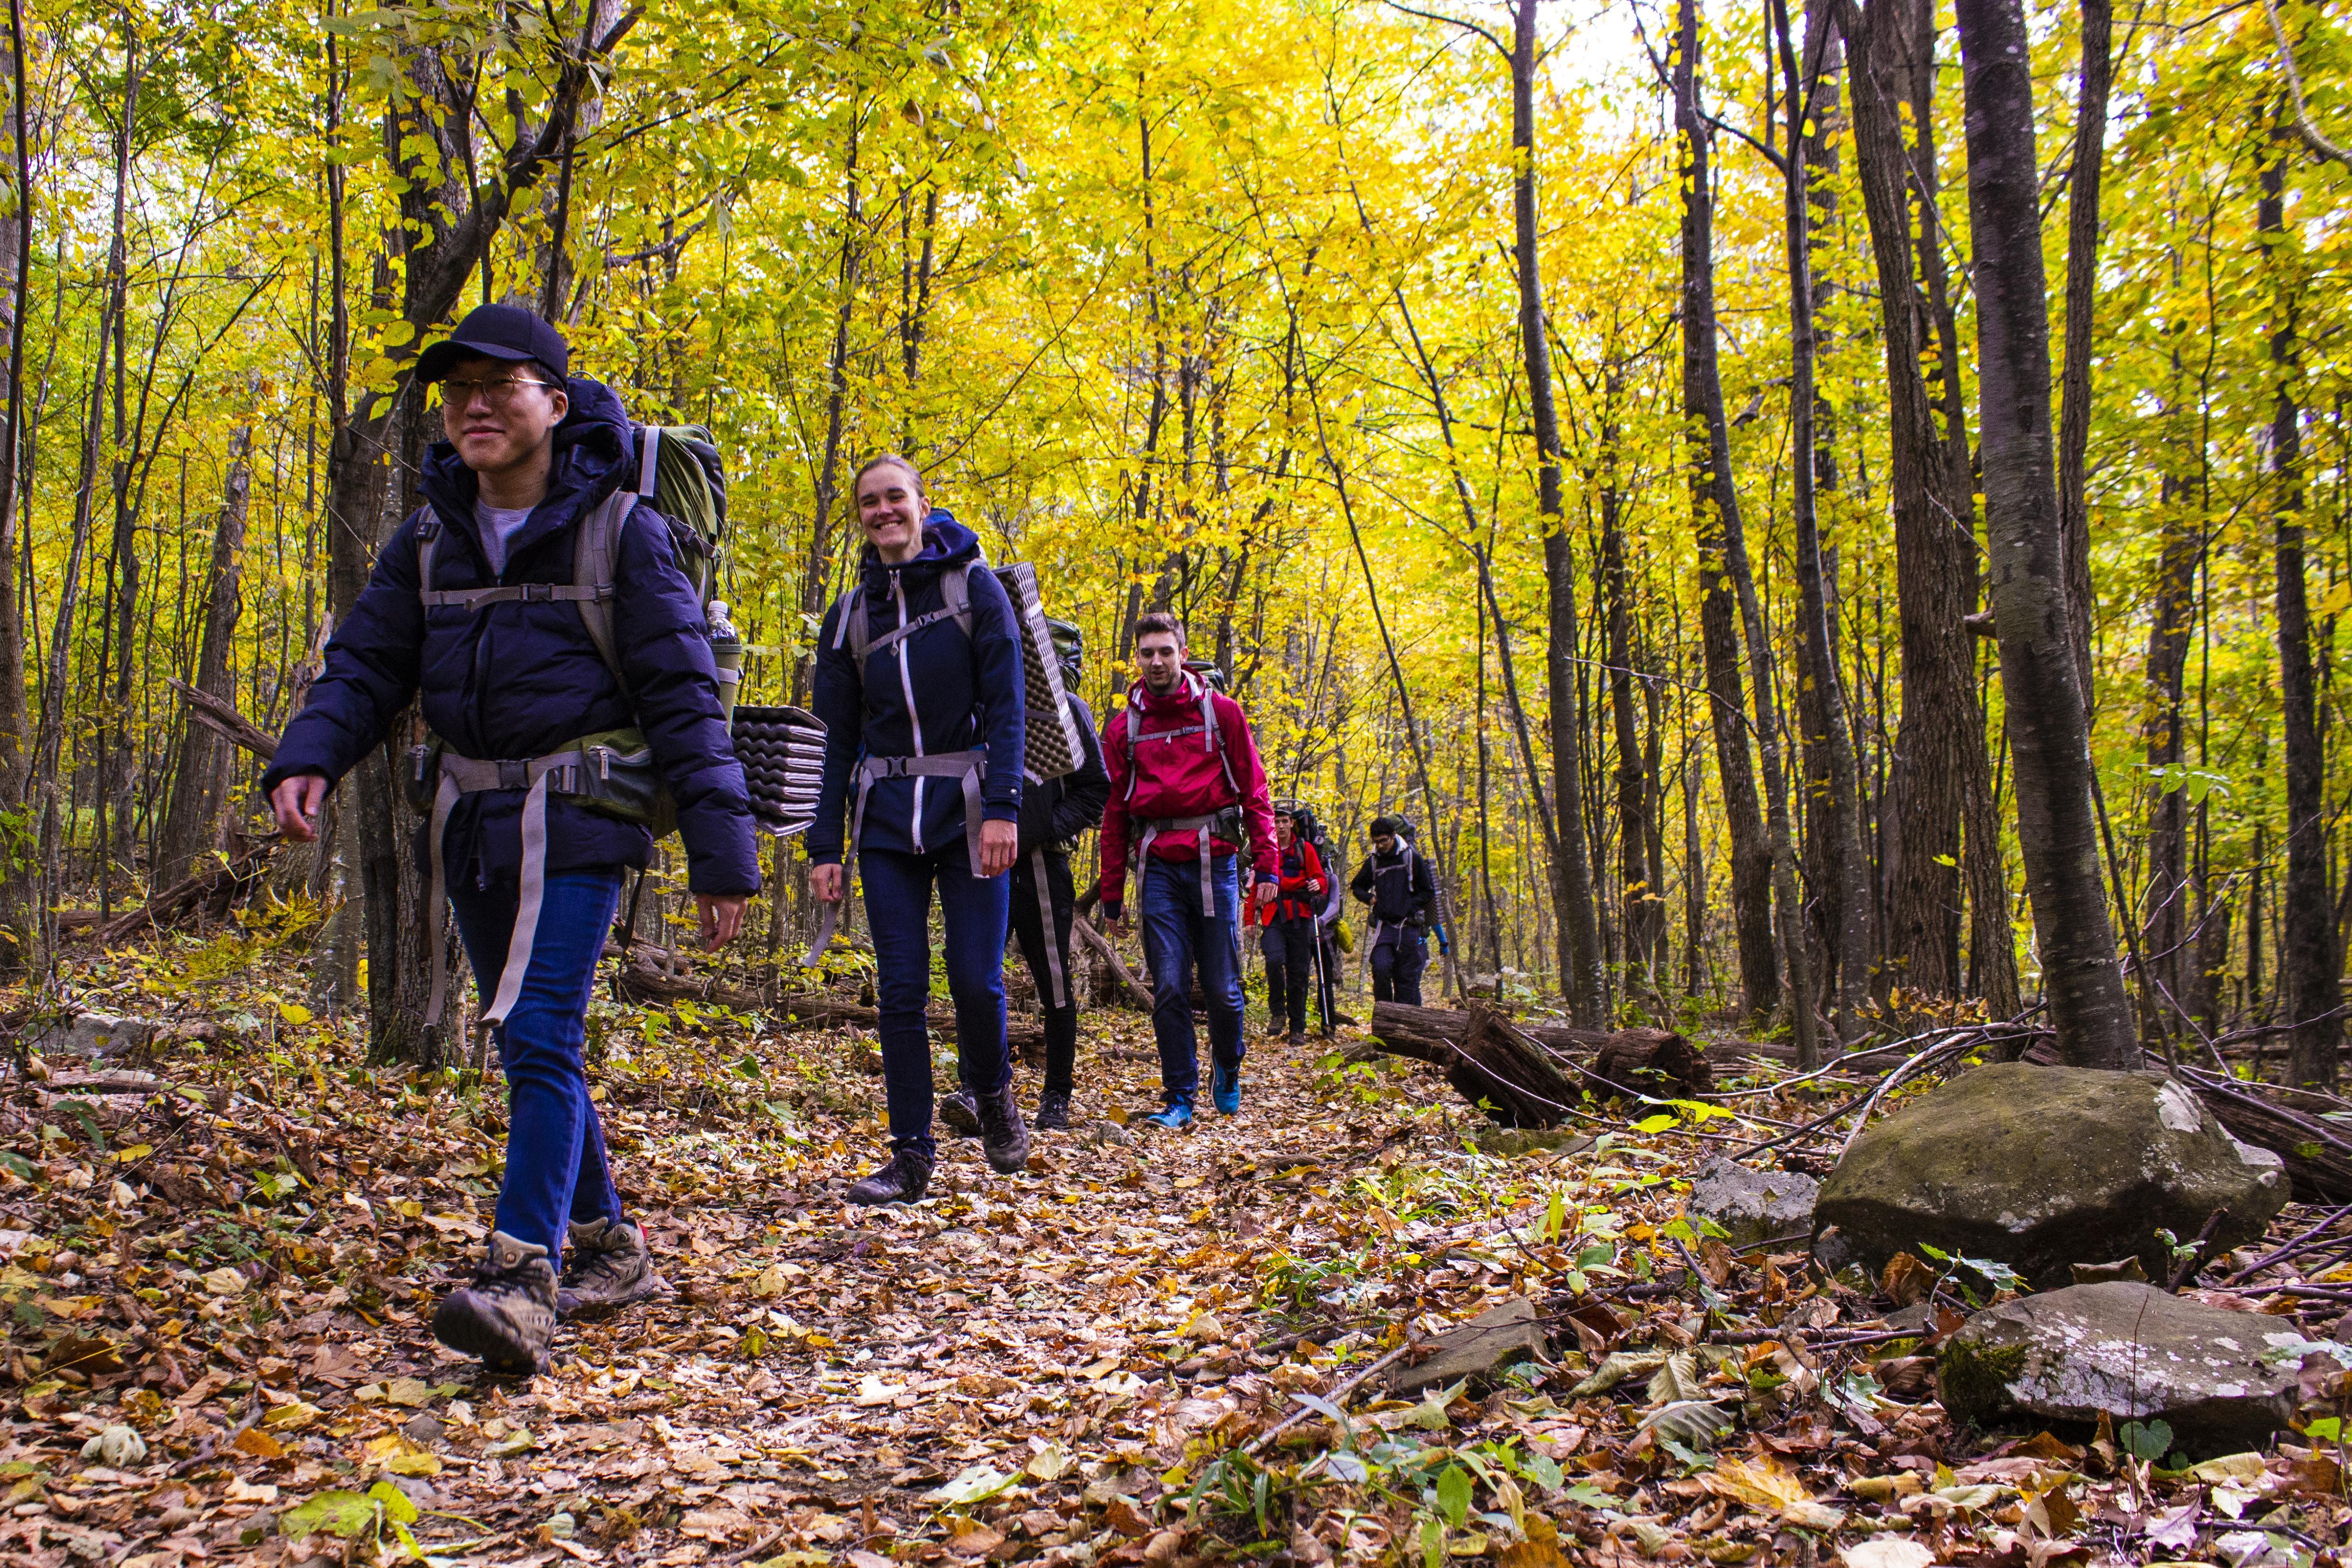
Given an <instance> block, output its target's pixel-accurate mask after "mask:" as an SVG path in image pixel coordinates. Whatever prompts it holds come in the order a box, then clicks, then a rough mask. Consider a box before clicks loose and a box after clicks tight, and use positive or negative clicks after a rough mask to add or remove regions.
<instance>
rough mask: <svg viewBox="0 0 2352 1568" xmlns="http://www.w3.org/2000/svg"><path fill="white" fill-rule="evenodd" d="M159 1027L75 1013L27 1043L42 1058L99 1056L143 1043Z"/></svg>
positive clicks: (135, 1020) (106, 1015) (146, 1021)
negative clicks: (41, 1055)
mask: <svg viewBox="0 0 2352 1568" xmlns="http://www.w3.org/2000/svg"><path fill="white" fill-rule="evenodd" d="M157 1027H158V1026H157V1025H156V1024H154V1023H153V1022H152V1021H151V1020H149V1019H145V1018H118V1017H116V1016H113V1015H112V1014H110V1013H78V1014H76V1015H75V1016H73V1017H72V1018H71V1019H68V1020H66V1021H64V1022H61V1023H58V1024H52V1025H50V1026H47V1028H45V1029H43V1030H41V1031H40V1032H39V1033H37V1034H36V1035H34V1036H33V1037H32V1038H31V1039H30V1040H29V1041H28V1042H27V1044H28V1045H29V1046H30V1047H31V1048H32V1049H34V1050H36V1051H38V1052H40V1053H41V1054H43V1055H44V1056H68V1057H102V1056H107V1055H110V1054H111V1053H113V1052H116V1051H127V1050H129V1049H131V1047H134V1046H138V1045H141V1044H143V1043H144V1042H145V1041H146V1039H147V1037H149V1036H150V1035H152V1034H153V1033H155V1031H156V1029H157Z"/></svg>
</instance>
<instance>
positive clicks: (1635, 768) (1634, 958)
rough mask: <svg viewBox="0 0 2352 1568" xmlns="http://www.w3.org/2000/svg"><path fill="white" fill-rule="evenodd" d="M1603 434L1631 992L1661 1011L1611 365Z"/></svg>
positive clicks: (1616, 386) (1604, 555) (1621, 879)
mask: <svg viewBox="0 0 2352 1568" xmlns="http://www.w3.org/2000/svg"><path fill="white" fill-rule="evenodd" d="M1605 374H1606V377H1607V379H1606V382H1605V383H1604V395H1605V396H1606V398H1607V402H1606V404H1605V405H1604V407H1603V412H1602V416H1601V464H1602V471H1603V479H1602V482H1601V584H1602V586H1603V589H1604V590H1605V592H1606V595H1607V599H1608V617H1609V626H1608V636H1609V710H1610V717H1611V719H1612V722H1613V725H1614V728H1615V731H1616V741H1617V858H1618V867H1619V869H1618V874H1617V884H1618V886H1617V891H1618V898H1619V900H1620V906H1619V907H1620V911H1621V912H1620V915H1619V918H1620V919H1621V920H1622V922H1623V924H1624V931H1625V984H1626V985H1627V987H1628V988H1629V989H1630V988H1631V987H1633V985H1634V984H1637V983H1638V984H1640V985H1641V987H1642V990H1643V995H1644V996H1645V997H1646V999H1647V1000H1648V1001H1649V1002H1650V1003H1651V1005H1654V1006H1658V1007H1660V1008H1663V1006H1664V994H1663V993H1662V989H1661V987H1660V986H1659V984H1658V977H1657V973H1656V969H1655V966H1656V963H1657V949H1658V943H1659V938H1660V936H1661V934H1662V933H1663V932H1664V930H1665V912H1666V906H1665V902H1664V898H1663V897H1662V896H1661V894H1660V892H1659V884H1660V882H1661V881H1662V880H1663V878H1662V877H1661V875H1660V872H1659V868H1658V867H1657V865H1656V864H1655V863H1654V860H1653V859H1652V858H1651V855H1650V845H1651V840H1652V837H1654V836H1653V833H1652V829H1651V822H1650V782H1651V781H1650V777H1649V773H1650V770H1649V769H1648V768H1647V767H1646V766H1645V765H1644V761H1643V752H1642V749H1641V742H1640V737H1639V736H1638V734H1637V733H1636V731H1635V726H1634V719H1633V585H1632V584H1631V583H1630V582H1629V581H1628V580H1627V576H1626V572H1625V524H1624V518H1623V511H1624V496H1623V494H1622V491H1621V490H1620V489H1619V479H1618V468H1617V442H1618V438H1619V434H1620V432H1619V427H1618V422H1617V397H1618V395H1619V393H1620V392H1621V391H1622V388H1623V385H1624V373H1623V372H1622V370H1621V369H1619V368H1618V366H1617V365H1616V364H1615V363H1611V364H1610V366H1609V367H1608V369H1607V371H1606V372H1605ZM1654 735H1655V730H1654V728H1653V738H1654Z"/></svg>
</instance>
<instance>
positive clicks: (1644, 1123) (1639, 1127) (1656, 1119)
mask: <svg viewBox="0 0 2352 1568" xmlns="http://www.w3.org/2000/svg"><path fill="white" fill-rule="evenodd" d="M1674 1124H1675V1115H1674V1112H1672V1111H1670V1110H1662V1111H1660V1112H1658V1114H1657V1115H1655V1116H1644V1117H1643V1118H1642V1120H1641V1121H1636V1122H1635V1123H1633V1131H1636V1132H1664V1131H1665V1130H1666V1129H1667V1128H1669V1127H1672V1126H1673V1125H1674Z"/></svg>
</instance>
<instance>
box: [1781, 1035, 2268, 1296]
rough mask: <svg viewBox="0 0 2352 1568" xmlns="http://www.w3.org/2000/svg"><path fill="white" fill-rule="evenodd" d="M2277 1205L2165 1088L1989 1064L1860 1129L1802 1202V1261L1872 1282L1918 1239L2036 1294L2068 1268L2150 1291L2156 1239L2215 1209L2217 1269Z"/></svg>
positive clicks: (2164, 1261)
mask: <svg viewBox="0 0 2352 1568" xmlns="http://www.w3.org/2000/svg"><path fill="white" fill-rule="evenodd" d="M2286 1200H2287V1181H2286V1173H2285V1169H2284V1165H2283V1164H2282V1163H2281V1162H2280V1160H2279V1157H2278V1156H2277V1155H2275V1154H2273V1153H2272V1152H2270V1151H2269V1150H2267V1149H2257V1148H2254V1147H2252V1145H2250V1144H2245V1143H2241V1142H2238V1141H2237V1140H2236V1139H2235V1138H2233V1137H2231V1135H2230V1134H2229V1132H2228V1131H2225V1130H2224V1129H2223V1128H2222V1126H2221V1123H2220V1122H2219V1121H2215V1120H2214V1119H2213V1113H2212V1112H2211V1111H2210V1110H2207V1109H2206V1108H2205V1107H2204V1105H2203V1104H2202V1103H2201V1102H2200V1101H2199V1100H2198V1099H2197V1097H2196V1096H2195V1095H2194V1094H2192V1093H2190V1092H2189V1089H2186V1088H2184V1087H2182V1086H2181V1085H2179V1084H2178V1083H2175V1082H2173V1081H2172V1080H2170V1079H2166V1078H2164V1077H2161V1076H2160V1075H2158V1074H2153V1073H2136V1072H2107V1071H2101V1070H2097V1069H2094V1068H2044V1067H2032V1066H2028V1065H2026V1064H2025V1063H2022V1062H2004V1063H1996V1064H1994V1065H1992V1066H1989V1067H1980V1068H1973V1069H1971V1070H1969V1071H1968V1072H1966V1073H1963V1074H1961V1075H1960V1076H1959V1077H1958V1078H1956V1079H1952V1080H1951V1081H1950V1082H1949V1083H1947V1084H1944V1085H1942V1086H1940V1087H1939V1088H1937V1089H1933V1090H1931V1091H1930V1092H1928V1093H1927V1094H1924V1095H1921V1096H1920V1097H1919V1098H1918V1099H1916V1100H1913V1101H1911V1102H1910V1103H1909V1104H1908V1105H1906V1106H1905V1107H1904V1108H1903V1109H1902V1110H1898V1111H1896V1112H1895V1114H1894V1115H1892V1116H1889V1117H1887V1118H1885V1120H1884V1121H1877V1122H1874V1123H1873V1124H1872V1125H1870V1126H1869V1127H1867V1128H1865V1129H1864V1131H1863V1133H1862V1136H1861V1137H1859V1138H1857V1139H1855V1140H1854V1143H1853V1148H1851V1149H1849V1150H1848V1151H1847V1152H1846V1155H1845V1158H1843V1160H1840V1161H1839V1162H1838V1165H1837V1169H1835V1170H1834V1171H1832V1172H1831V1173H1830V1174H1829V1178H1828V1180H1826V1181H1824V1182H1823V1183H1822V1187H1821V1192H1820V1194H1819V1195H1818V1196H1817V1197H1816V1199H1815V1201H1814V1205H1813V1237H1814V1251H1815V1253H1816V1255H1817V1256H1818V1257H1820V1258H1821V1260H1822V1262H1823V1263H1824V1264H1825V1265H1826V1266H1828V1267H1829V1268H1833V1269H1834V1268H1843V1267H1844V1266H1845V1265H1846V1264H1847V1263H1849V1262H1859V1263H1861V1264H1863V1265H1864V1266H1865V1267H1866V1268H1869V1269H1870V1271H1871V1272H1872V1273H1873V1274H1876V1273H1877V1272H1878V1271H1879V1270H1880V1269H1882V1268H1885V1265H1886V1263H1887V1261H1888V1260H1889V1259H1891V1258H1893V1257H1894V1256H1895V1254H1896V1253H1898V1252H1903V1251H1916V1247H1918V1245H1919V1244H1920V1243H1923V1242H1924V1243H1926V1244H1927V1245H1929V1246H1931V1247H1939V1248H1941V1249H1942V1250H1943V1251H1945V1252H1949V1253H1958V1254H1960V1255H1961V1256H1963V1257H1968V1258H1990V1259H1993V1260H1995V1261H1998V1262H2000V1263H2005V1264H2007V1265H2009V1266H2010V1267H2011V1268H2014V1269H2016V1270H2017V1271H2018V1272H2019V1273H2021V1274H2022V1275H2024V1276H2025V1277H2026V1279H2029V1280H2031V1281H2032V1283H2033V1284H2034V1286H2035V1287H2036V1288H2038V1289H2052V1288H2055V1287H2058V1286H2063V1285H2066V1284H2068V1283H2070V1282H2071V1280H2072V1279H2073V1266H2074V1264H2077V1263H2107V1262H2115V1261H2120V1260H2121V1259H2122V1258H2126V1257H2131V1256H2137V1258H2139V1259H2140V1261H2141V1264H2142V1265H2143V1267H2144V1268H2146V1269H2147V1276H2148V1278H2149V1279H2163V1278H2165V1277H2166V1275H2167V1273H2168V1270H2169V1268H2170V1264H2171V1252H2170V1248H2169V1247H2168V1245H2167V1244H2166V1243H2165V1241H2164V1240H2163V1239H2162V1238H2161V1237H2158V1235H2157V1234H2156V1233H2157V1232H2158V1230H2169V1231H2171V1232H2172V1234H2173V1235H2174V1236H2175V1237H2178V1238H2179V1240H2180V1241H2182V1242H2184V1243H2185V1242H2187V1241H2188V1240H2189V1237H2193V1236H2195V1235H2196V1234H2197V1233H2198V1232H2199V1231H2200V1229H2202V1228H2203V1227H2204V1225H2205V1222H2206V1220H2207V1219H2208V1218H2210V1216H2211V1215H2212V1214H2213V1212H2214V1211H2215V1210H2216V1209H2219V1208H2222V1207H2225V1206H2226V1207H2227V1208H2228V1209H2229V1211H2230V1212H2229V1215H2228V1217H2227V1218H2226V1219H2225V1220H2224V1221H2223V1222H2222V1224H2221V1228H2220V1229H2219V1231H2218V1232H2216V1234H2215V1235H2214V1237H2213V1240H2212V1242H2211V1244H2210V1247H2208V1249H2207V1250H2208V1255H2209V1256H2214V1257H2218V1256H2220V1255H2221V1253H2223V1252H2226V1251H2228V1250H2229V1249H2230V1248H2231V1247H2239V1246H2242V1245H2244V1244H2246V1243H2248V1242H2252V1241H2254V1240H2257V1239H2259V1238H2260V1237H2261V1236H2262V1235H2263V1231H2264V1230H2265V1229H2266V1228H2267V1227H2268V1226H2269V1225H2270V1222H2271V1220H2272V1218H2273V1216H2275V1215H2277V1213H2278V1212H2279V1210H2280V1209H2281V1208H2282V1207H2283V1206H2284V1205H2285V1203H2286Z"/></svg>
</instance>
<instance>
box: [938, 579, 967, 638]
mask: <svg viewBox="0 0 2352 1568" xmlns="http://www.w3.org/2000/svg"><path fill="white" fill-rule="evenodd" d="M971 565H972V563H971V562H969V561H967V562H965V563H963V564H962V565H961V566H959V567H957V568H956V569H955V570H954V571H952V572H943V573H941V574H940V597H941V598H942V599H945V600H946V601H947V606H948V611H949V613H950V615H952V616H955V624H956V627H957V629H958V630H960V631H961V632H962V633H963V635H964V636H965V637H971Z"/></svg>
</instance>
